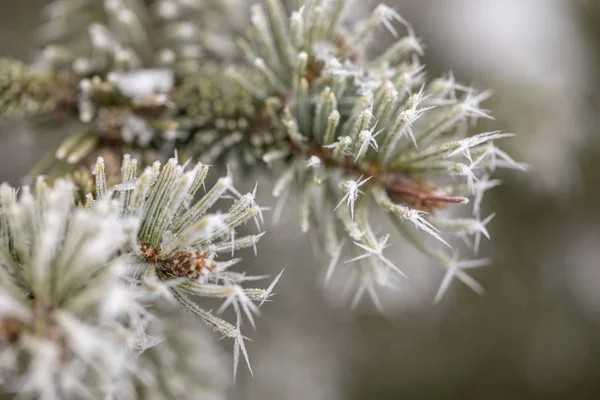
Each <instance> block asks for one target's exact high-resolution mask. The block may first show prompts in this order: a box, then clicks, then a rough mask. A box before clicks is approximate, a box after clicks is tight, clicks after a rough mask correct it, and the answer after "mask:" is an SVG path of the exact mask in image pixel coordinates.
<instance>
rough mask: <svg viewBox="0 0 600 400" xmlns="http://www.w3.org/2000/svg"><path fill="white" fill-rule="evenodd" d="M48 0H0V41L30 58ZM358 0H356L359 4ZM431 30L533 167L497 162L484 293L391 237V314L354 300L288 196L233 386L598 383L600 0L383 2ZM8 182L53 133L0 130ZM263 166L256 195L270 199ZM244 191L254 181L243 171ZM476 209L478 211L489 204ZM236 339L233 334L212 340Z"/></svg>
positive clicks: (513, 390) (414, 392) (469, 392)
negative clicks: (436, 300) (328, 276)
mask: <svg viewBox="0 0 600 400" xmlns="http://www.w3.org/2000/svg"><path fill="white" fill-rule="evenodd" d="M46 3H47V1H46V0H18V1H15V0H0V56H6V55H10V56H13V57H16V58H20V59H24V60H30V59H31V57H32V49H33V48H34V45H35V38H34V30H35V27H36V26H37V25H38V24H39V22H40V10H41V8H42V7H43V6H44V5H45V4H46ZM359 3H360V1H359ZM387 3H388V4H396V5H397V7H396V9H397V10H398V11H399V12H400V13H401V14H402V16H403V17H405V18H406V19H407V20H409V21H411V23H412V24H413V26H414V28H415V30H416V31H417V33H418V36H420V37H421V38H422V39H423V42H424V43H425V44H426V58H425V63H426V64H427V66H428V70H429V75H430V76H435V75H438V74H441V73H444V72H447V71H449V70H452V71H453V72H454V74H455V76H456V77H457V78H458V80H459V81H462V82H465V83H469V84H470V83H473V84H475V85H476V86H478V87H483V88H491V89H493V90H494V92H495V95H494V97H493V98H492V99H491V100H488V101H487V103H486V104H485V106H486V107H487V108H489V109H491V110H492V115H494V116H495V117H496V121H493V122H491V123H486V124H484V125H483V126H480V130H481V131H486V130H492V129H502V130H505V131H508V132H514V133H516V134H517V137H516V138H513V139H509V140H505V141H504V143H503V145H504V147H505V149H506V150H508V151H510V152H511V154H512V155H513V156H514V157H515V158H516V159H517V160H519V161H525V162H527V163H529V164H531V166H532V167H531V172H530V173H528V174H522V173H513V172H510V173H504V174H502V175H501V178H502V180H503V182H504V185H503V186H501V187H499V188H495V189H494V190H492V191H490V192H489V193H488V195H487V198H486V200H485V206H484V209H487V210H493V211H496V212H497V216H496V218H495V219H494V221H493V222H492V223H491V225H490V227H489V229H490V233H491V236H492V241H491V242H490V243H485V246H484V247H483V248H482V251H481V252H480V253H481V254H482V255H485V256H490V257H492V258H493V260H494V262H493V264H492V265H491V266H490V267H487V268H484V269H481V270H477V271H476V272H475V273H474V274H473V276H474V277H475V278H476V279H477V280H478V281H479V282H480V283H481V284H482V285H483V286H484V287H485V288H486V293H485V295H483V296H481V297H480V296H477V295H476V294H475V293H473V292H472V291H471V290H470V289H468V288H467V287H465V286H464V285H462V284H460V283H456V282H455V283H453V284H452V286H451V289H450V291H449V293H448V294H447V296H446V297H445V298H444V299H443V301H442V302H441V303H440V304H437V305H434V304H433V301H432V300H433V297H434V294H435V291H436V290H437V287H438V285H439V283H440V281H441V279H442V276H443V271H442V270H441V269H439V268H438V267H436V266H435V265H433V263H431V262H429V261H428V260H426V259H424V258H422V257H421V256H420V255H418V254H417V253H416V252H415V251H414V250H412V249H410V248H408V247H406V248H405V247H403V246H401V244H396V243H395V244H394V247H393V248H392V249H391V254H392V256H390V258H391V259H392V260H394V261H396V262H397V264H398V265H400V266H401V267H402V268H403V269H404V270H405V271H406V272H407V274H408V275H409V277H410V280H409V281H407V282H406V285H405V286H403V287H402V288H400V289H399V290H398V291H397V292H396V293H393V294H391V295H390V296H389V298H386V299H385V304H384V307H385V309H386V312H385V315H381V314H379V313H377V312H376V311H375V310H374V309H372V308H371V307H370V306H369V305H368V304H365V306H363V307H359V309H357V310H355V311H351V310H349V307H348V306H347V304H340V302H339V301H338V298H339V293H337V291H336V290H335V288H334V289H333V290H328V291H325V290H323V289H322V281H323V271H324V265H326V263H327V260H326V259H325V258H324V257H319V256H318V255H317V256H312V254H313V253H312V250H311V247H310V244H309V243H308V240H306V238H305V237H304V236H303V235H302V234H301V233H300V231H299V229H297V222H296V218H297V215H296V214H295V208H294V207H289V209H290V210H291V211H290V212H289V215H286V216H285V218H284V220H283V221H281V223H280V224H279V225H277V226H272V227H269V230H268V233H267V235H266V236H265V237H264V238H263V240H262V241H261V243H260V246H259V256H258V257H257V258H252V257H251V256H248V257H246V258H245V262H246V263H247V264H246V268H245V269H246V270H247V271H250V272H254V273H256V274H276V273H278V272H279V271H280V270H281V269H283V268H285V273H284V275H283V278H282V280H281V281H280V283H279V285H278V287H277V292H278V295H277V296H276V297H275V301H274V302H272V303H271V304H268V305H266V306H265V307H264V308H263V314H264V315H263V316H262V318H261V319H260V320H259V323H258V327H257V332H248V335H249V336H250V337H251V338H252V339H253V340H254V342H252V343H250V344H249V351H250V353H251V359H252V362H253V368H254V373H255V377H254V378H252V377H250V376H249V374H248V373H247V371H242V374H241V377H239V378H238V382H237V383H236V385H235V386H234V387H232V389H231V391H230V394H229V397H230V398H231V399H291V400H295V399H298V400H300V399H303V400H304V399H314V400H321V399H328V400H329V399H331V400H335V399H383V400H385V399H400V398H402V399H492V400H493V399H598V398H600V379H599V377H600V132H598V130H599V129H600V128H598V125H599V123H600V79H599V77H600V72H598V71H600V1H598V0H452V1H448V0H399V1H395V2H393V1H391V0H388V1H387ZM0 131H1V135H2V136H1V138H2V139H1V140H2V141H1V144H0V160H2V165H1V167H0V180H1V181H10V182H11V183H13V184H17V183H18V182H19V179H20V177H22V176H23V175H24V174H25V173H26V172H27V171H28V169H29V168H31V167H32V166H33V165H34V164H35V162H36V161H37V160H39V158H40V157H41V156H42V154H44V152H45V151H46V150H48V149H49V148H51V146H53V145H55V144H56V143H58V141H59V140H60V138H61V134H60V132H53V131H52V129H49V130H48V131H44V132H39V129H37V130H36V132H34V130H33V129H32V128H30V127H27V126H23V125H19V124H10V125H6V126H3V127H0ZM257 179H260V183H259V191H260V192H262V198H261V199H260V204H263V205H272V203H273V200H272V198H271V197H270V196H269V193H270V192H271V191H270V187H269V182H267V181H266V180H264V179H261V178H257ZM247 186H248V188H251V187H252V186H253V183H250V182H249V183H248V185H247ZM484 215H487V214H485V213H484ZM221 343H222V344H223V345H224V346H227V348H229V345H230V343H225V341H223V342H221Z"/></svg>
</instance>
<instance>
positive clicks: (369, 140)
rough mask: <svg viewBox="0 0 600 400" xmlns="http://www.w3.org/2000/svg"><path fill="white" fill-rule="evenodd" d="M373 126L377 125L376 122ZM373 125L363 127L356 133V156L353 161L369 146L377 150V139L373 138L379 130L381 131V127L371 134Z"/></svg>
mask: <svg viewBox="0 0 600 400" xmlns="http://www.w3.org/2000/svg"><path fill="white" fill-rule="evenodd" d="M375 126H377V124H375ZM375 126H374V127H373V128H371V129H365V130H364V131H362V132H360V133H359V134H358V151H357V152H356V157H355V158H354V161H355V162H356V161H358V159H359V158H360V157H361V156H362V155H364V154H365V153H366V151H367V149H368V148H369V147H371V148H373V149H375V151H377V150H379V145H378V144H377V140H375V138H376V137H377V136H378V135H379V134H380V133H381V132H383V129H380V130H379V131H378V132H377V133H375V134H373V131H374V130H375Z"/></svg>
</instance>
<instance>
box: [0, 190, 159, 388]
mask: <svg viewBox="0 0 600 400" xmlns="http://www.w3.org/2000/svg"><path fill="white" fill-rule="evenodd" d="M0 202H1V205H0V212H1V217H0V253H1V260H0V297H1V301H0V302H1V303H2V307H0V352H1V357H0V377H1V382H0V385H1V386H2V390H3V392H4V391H6V392H9V393H18V394H19V395H20V396H23V398H36V399H66V398H69V399H74V398H90V397H91V398H107V397H110V398H119V399H133V398H134V397H135V396H134V395H135V392H134V376H135V374H136V373H137V372H136V370H137V368H138V364H137V358H136V352H137V351H138V348H139V339H140V332H143V330H144V329H145V326H146V324H147V320H148V318H147V314H146V312H145V311H144V308H143V307H142V305H141V304H140V301H141V300H142V298H143V297H144V296H143V293H142V292H141V291H140V290H139V289H138V288H137V287H136V285H133V284H129V283H128V282H129V279H130V278H131V272H132V271H133V266H132V264H131V263H130V262H129V261H128V260H127V259H126V258H123V257H118V254H119V252H120V251H121V250H122V249H124V248H125V247H126V246H127V242H128V240H129V239H130V236H131V235H130V234H131V233H132V232H134V231H135V221H133V220H130V219H123V218H121V217H120V215H119V212H118V209H116V208H115V205H114V204H112V203H111V202H109V201H101V202H98V204H97V205H96V207H94V209H93V210H91V211H86V210H84V209H76V208H74V206H73V187H72V185H71V184H69V183H68V182H66V181H64V180H59V181H57V182H56V183H55V185H54V187H52V188H49V187H47V186H46V184H45V183H44V182H43V181H42V180H41V179H40V180H38V181H37V183H36V185H35V194H34V193H32V192H31V190H30V188H29V187H28V186H25V187H23V188H21V190H20V193H19V194H17V191H16V190H15V189H13V188H12V187H10V186H8V185H7V184H2V186H1V187H0Z"/></svg>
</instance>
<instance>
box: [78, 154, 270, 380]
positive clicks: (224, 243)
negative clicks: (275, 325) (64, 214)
mask: <svg viewBox="0 0 600 400" xmlns="http://www.w3.org/2000/svg"><path fill="white" fill-rule="evenodd" d="M208 169H209V168H208V166H206V165H204V164H202V163H198V164H196V165H195V166H194V167H193V168H192V169H190V170H188V171H186V168H185V166H182V165H179V163H178V161H177V159H175V158H172V159H170V160H169V161H168V162H167V163H166V164H165V165H164V166H161V164H160V162H155V163H154V164H153V165H152V166H151V167H147V168H145V169H144V171H143V172H142V173H141V174H140V175H139V176H138V172H137V161H136V160H135V159H131V158H130V157H129V156H125V158H124V160H123V164H122V166H121V179H122V181H121V183H119V184H117V185H116V186H113V187H110V186H108V185H107V182H106V171H105V166H104V161H103V160H102V159H101V158H99V159H98V162H97V164H96V197H95V198H96V199H100V200H102V199H104V198H105V197H111V198H115V199H117V200H118V201H119V204H120V209H121V214H122V215H123V216H124V217H130V216H131V217H135V218H138V219H139V220H140V225H139V229H138V231H137V240H136V243H135V245H134V247H132V248H130V249H129V250H130V251H131V252H132V253H133V254H135V255H136V256H137V257H138V258H139V260H140V261H142V263H143V265H144V266H145V269H144V270H143V272H142V274H143V275H142V276H141V280H142V282H143V283H144V286H145V287H146V288H148V289H150V290H151V291H154V292H155V293H156V294H157V295H162V296H166V298H167V299H171V300H175V301H177V303H179V304H180V306H181V307H183V308H184V309H186V310H187V311H189V312H190V313H191V314H193V315H194V316H196V317H197V318H199V319H201V320H202V321H204V322H205V323H206V324H207V325H209V326H210V327H211V328H212V329H213V330H215V331H216V332H218V333H220V334H222V335H223V336H224V337H228V338H231V339H234V342H235V347H234V349H235V351H234V355H235V358H234V372H235V371H236V368H237V364H238V356H239V351H240V350H241V351H242V353H243V356H244V357H245V359H246V361H247V362H248V355H247V353H246V349H245V346H244V337H243V336H242V334H241V331H240V328H241V324H242V316H245V317H247V319H248V321H249V322H250V323H251V325H252V326H254V316H255V315H258V314H259V309H258V306H257V305H256V304H255V302H260V304H262V303H263V302H265V301H266V300H268V299H269V297H270V296H271V292H272V289H273V287H274V285H275V283H276V282H277V280H278V279H279V276H278V277H277V278H275V280H274V281H273V282H272V283H271V285H270V286H269V288H268V289H266V290H265V289H247V288H243V287H242V284H243V283H244V282H245V281H248V280H255V279H256V277H253V276H247V275H246V274H245V273H240V272H233V271H229V268H231V267H232V266H233V265H235V264H237V263H238V262H239V261H240V260H239V259H229V258H226V259H225V260H224V261H222V260H220V259H219V256H223V255H227V254H231V255H233V253H234V252H235V251H236V250H239V249H243V248H246V247H255V246H256V243H257V242H258V240H259V239H260V238H261V236H262V235H263V234H262V233H261V234H254V235H249V236H240V237H238V236H237V234H236V231H237V229H238V228H239V227H240V226H241V225H243V224H245V223H246V222H248V221H250V220H253V221H254V222H256V224H257V226H259V225H260V223H261V222H262V209H261V208H260V207H259V206H258V205H257V204H256V202H255V200H254V198H255V192H252V193H246V194H244V195H242V194H240V193H239V192H238V191H237V190H236V189H235V188H234V186H233V180H232V177H231V176H226V177H223V178H220V179H219V180H218V181H217V182H216V183H215V185H214V186H213V187H212V188H211V189H210V190H208V191H207V192H206V193H205V194H204V196H202V197H200V198H199V199H198V200H197V201H195V200H194V196H195V195H196V194H197V193H198V190H199V189H200V188H201V187H202V186H203V185H204V180H205V178H206V176H207V174H208ZM228 196H233V198H234V203H233V204H232V205H231V207H229V209H228V210H227V212H224V213H221V212H213V213H208V212H209V210H210V209H211V208H212V207H213V206H214V205H215V203H216V202H217V201H219V200H221V199H223V198H226V197H228ZM95 201H97V200H94V198H93V197H92V196H91V195H90V196H88V207H92V208H93V207H95V206H94V204H95ZM255 252H256V248H255ZM190 295H192V296H199V297H205V298H212V299H224V303H223V305H222V307H221V308H220V310H219V312H221V311H223V310H225V309H226V308H228V307H229V306H231V307H233V309H234V311H235V313H236V316H237V320H236V322H235V323H234V324H231V323H229V322H227V321H226V320H224V319H222V318H220V317H218V316H216V315H214V314H213V313H212V312H210V311H208V310H205V309H203V308H201V307H200V306H198V305H197V304H196V303H195V302H194V301H192V299H190V297H189V296H190ZM248 364H249V363H248Z"/></svg>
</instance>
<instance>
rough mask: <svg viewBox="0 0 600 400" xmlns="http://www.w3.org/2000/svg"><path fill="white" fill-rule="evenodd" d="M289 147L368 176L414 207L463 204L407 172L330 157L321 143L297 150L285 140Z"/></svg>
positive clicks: (329, 163)
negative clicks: (364, 166) (362, 166)
mask: <svg viewBox="0 0 600 400" xmlns="http://www.w3.org/2000/svg"><path fill="white" fill-rule="evenodd" d="M289 145H290V147H291V149H292V150H293V151H294V152H296V153H299V154H302V155H305V156H309V157H310V156H316V157H318V158H319V159H320V160H321V162H322V163H323V164H325V165H326V166H329V167H334V168H342V169H344V170H345V172H346V173H348V174H351V175H365V176H371V177H372V181H373V182H374V183H378V184H380V185H382V186H383V187H384V188H385V189H386V191H387V193H388V195H390V196H391V197H392V198H400V199H402V200H403V201H405V202H407V203H409V204H411V205H412V206H413V207H415V208H417V209H427V210H432V209H436V208H443V207H445V205H446V204H464V203H466V202H467V199H466V198H464V197H453V196H444V195H439V194H436V192H437V191H438V187H437V186H435V185H433V184H432V183H429V182H425V181H422V180H420V179H417V178H415V177H411V176H409V175H407V174H406V173H405V172H404V171H401V170H397V169H394V170H391V169H387V168H382V167H381V166H380V165H377V164H376V163H374V162H372V161H371V162H369V164H368V166H367V168H366V169H364V168H361V167H360V166H359V165H357V164H356V163H355V162H354V161H353V160H352V157H351V156H345V157H344V160H343V161H342V162H339V161H337V160H335V159H333V158H332V157H331V155H330V154H329V153H328V152H327V151H325V150H324V149H323V148H322V147H321V146H319V145H317V144H315V143H310V144H309V149H308V151H305V150H303V149H301V148H300V147H299V146H297V145H296V144H295V143H293V142H292V141H289Z"/></svg>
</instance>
